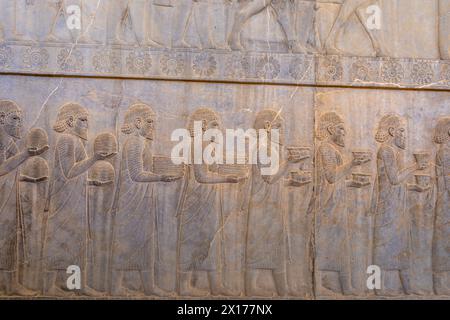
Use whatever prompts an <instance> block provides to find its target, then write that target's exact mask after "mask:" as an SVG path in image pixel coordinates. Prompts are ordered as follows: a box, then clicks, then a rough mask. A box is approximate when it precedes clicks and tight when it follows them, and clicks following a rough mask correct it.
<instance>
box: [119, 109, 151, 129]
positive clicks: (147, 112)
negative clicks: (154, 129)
mask: <svg viewBox="0 0 450 320" xmlns="http://www.w3.org/2000/svg"><path fill="white" fill-rule="evenodd" d="M154 116H156V113H155V112H154V111H153V109H152V107H150V106H149V105H147V104H145V103H136V104H133V105H132V106H131V107H130V108H129V109H128V110H127V112H126V113H125V120H124V123H123V125H122V129H121V131H122V133H124V134H132V133H133V132H134V129H135V125H134V123H135V121H136V119H138V118H143V119H145V118H147V117H154Z"/></svg>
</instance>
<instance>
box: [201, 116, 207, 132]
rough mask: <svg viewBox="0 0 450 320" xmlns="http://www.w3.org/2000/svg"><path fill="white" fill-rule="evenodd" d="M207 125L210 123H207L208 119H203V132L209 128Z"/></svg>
mask: <svg viewBox="0 0 450 320" xmlns="http://www.w3.org/2000/svg"><path fill="white" fill-rule="evenodd" d="M207 126H208V123H207V121H206V120H205V119H203V120H202V130H203V132H205V131H206V129H207Z"/></svg>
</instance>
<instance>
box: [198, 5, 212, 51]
mask: <svg viewBox="0 0 450 320" xmlns="http://www.w3.org/2000/svg"><path fill="white" fill-rule="evenodd" d="M208 9H209V3H207V2H206V3H204V2H197V3H196V4H195V5H194V19H195V26H196V29H197V33H198V35H199V38H200V42H201V44H202V49H215V48H216V45H215V44H214V41H213V40H212V37H211V33H210V26H209V21H208V20H207V21H205V18H206V17H208V16H209V14H206V13H208ZM206 19H207V18H206Z"/></svg>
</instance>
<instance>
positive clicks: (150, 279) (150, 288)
mask: <svg viewBox="0 0 450 320" xmlns="http://www.w3.org/2000/svg"><path fill="white" fill-rule="evenodd" d="M141 280H142V286H143V287H144V292H145V295H147V296H158V297H167V296H168V295H169V293H168V292H166V291H164V290H162V289H161V288H159V287H158V286H157V285H156V282H155V272H154V270H151V271H141Z"/></svg>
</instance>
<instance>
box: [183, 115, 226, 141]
mask: <svg viewBox="0 0 450 320" xmlns="http://www.w3.org/2000/svg"><path fill="white" fill-rule="evenodd" d="M213 120H216V121H219V120H220V117H219V115H218V114H217V113H216V112H215V111H214V110H212V109H210V108H199V109H197V110H195V111H194V113H193V114H192V115H191V117H190V118H189V122H188V130H189V132H190V134H191V137H193V136H194V123H195V122H196V121H201V122H203V121H204V122H210V121H213Z"/></svg>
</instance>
